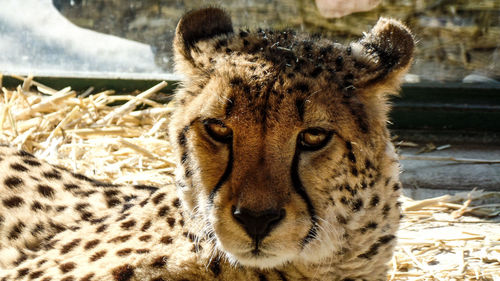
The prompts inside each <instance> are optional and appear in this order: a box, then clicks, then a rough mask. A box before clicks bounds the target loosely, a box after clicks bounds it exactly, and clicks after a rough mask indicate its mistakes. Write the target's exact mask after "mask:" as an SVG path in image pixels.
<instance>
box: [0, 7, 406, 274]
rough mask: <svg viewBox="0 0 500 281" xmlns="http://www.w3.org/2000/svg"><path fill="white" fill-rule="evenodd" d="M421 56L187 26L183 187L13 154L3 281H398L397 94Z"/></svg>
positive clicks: (384, 27) (382, 33) (7, 169)
mask: <svg viewBox="0 0 500 281" xmlns="http://www.w3.org/2000/svg"><path fill="white" fill-rule="evenodd" d="M413 42H414V41H413V37H412V35H411V34H410V32H409V31H408V29H407V28H406V27H404V26H403V25H402V24H401V23H399V22H397V21H395V20H390V19H380V20H379V22H378V23H377V24H376V25H375V27H374V28H373V29H372V30H371V31H370V32H369V33H367V34H365V36H364V37H363V38H362V39H361V40H359V41H357V42H353V43H351V44H349V45H347V46H344V45H340V44H337V43H333V42H331V41H329V40H326V39H318V38H311V37H309V36H307V35H304V34H297V33H295V32H294V31H290V30H285V31H274V30H260V29H259V30H255V31H249V30H235V29H234V28H233V26H232V24H231V20H230V18H229V16H228V15H227V14H226V13H225V12H223V11H222V10H220V9H217V8H207V9H202V10H197V11H193V12H190V13H188V14H186V15H185V16H184V17H183V18H182V19H181V20H180V22H179V24H178V27H177V30H176V37H175V40H174V49H175V60H176V67H177V70H178V71H179V72H181V73H183V74H184V75H185V77H186V80H185V81H184V82H183V84H182V85H181V86H180V88H179V89H178V90H177V93H176V95H175V104H176V111H175V113H174V114H173V116H172V121H171V124H170V130H169V135H170V137H171V143H172V145H173V146H174V148H175V151H176V152H177V155H176V158H177V162H178V166H177V170H176V187H174V186H170V185H167V186H161V187H152V186H144V185H137V186H117V185H112V184H107V183H103V182H99V181H95V180H92V179H89V178H87V177H85V176H83V175H79V174H74V173H71V172H69V171H67V170H65V169H62V168H59V167H54V166H51V165H48V164H46V163H45V162H43V161H41V160H39V159H36V158H35V157H33V156H32V155H30V154H28V153H26V152H22V151H17V150H14V149H12V148H6V147H1V148H0V169H1V170H2V171H4V173H3V174H2V175H1V176H0V180H1V183H0V184H1V185H0V188H1V189H0V190H1V191H0V200H1V201H0V267H1V268H2V269H1V270H0V280H43V281H48V280H66V281H70V280H82V281H83V280H115V281H127V280H151V281H153V280H154V281H161V280H164V281H166V280H343V281H349V280H385V278H386V272H387V267H386V263H387V262H388V260H389V259H390V257H391V255H392V250H393V247H394V244H395V242H396V237H395V233H396V230H397V228H398V224H399V216H400V211H399V205H398V203H397V199H398V196H399V192H400V187H401V185H400V183H399V180H398V173H399V170H398V162H397V157H396V155H395V153H394V150H393V147H392V144H391V143H390V140H389V133H388V131H387V129H386V122H387V111H388V108H389V106H388V104H387V94H388V93H394V92H395V91H396V90H397V88H398V86H399V83H400V77H401V76H402V74H404V73H405V71H406V70H407V69H408V67H409V65H410V63H411V60H412V53H413V48H414V43H413ZM318 139H319V141H317V142H314V141H316V140H318ZM311 142H313V143H312V144H311Z"/></svg>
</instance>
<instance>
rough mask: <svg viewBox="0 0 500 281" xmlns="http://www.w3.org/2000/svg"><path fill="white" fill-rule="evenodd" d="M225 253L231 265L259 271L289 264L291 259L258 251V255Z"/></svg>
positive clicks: (249, 252) (251, 252) (251, 253)
mask: <svg viewBox="0 0 500 281" xmlns="http://www.w3.org/2000/svg"><path fill="white" fill-rule="evenodd" d="M225 253H226V256H227V257H228V259H229V261H230V262H231V263H234V264H240V265H242V266H247V267H255V268H259V269H270V268H276V267H278V266H281V265H283V264H285V263H287V262H289V261H290V259H291V256H288V255H276V254H270V253H266V252H264V251H259V252H258V253H255V252H254V251H248V252H240V253H237V254H233V253H231V252H228V251H225Z"/></svg>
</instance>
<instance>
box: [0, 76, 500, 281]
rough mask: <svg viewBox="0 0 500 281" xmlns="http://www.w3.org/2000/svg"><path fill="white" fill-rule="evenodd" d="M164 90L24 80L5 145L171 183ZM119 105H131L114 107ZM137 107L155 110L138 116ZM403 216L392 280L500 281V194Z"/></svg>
mask: <svg viewBox="0 0 500 281" xmlns="http://www.w3.org/2000/svg"><path fill="white" fill-rule="evenodd" d="M0 80H1V78H0ZM165 85H166V83H164V82H162V83H160V84H158V85H156V86H155V87H153V88H151V89H149V90H147V91H145V92H143V93H141V94H139V95H137V96H130V95H115V94H114V93H113V92H112V91H103V92H100V93H96V94H93V95H86V94H84V95H80V96H76V92H75V91H72V90H71V88H69V87H67V88H64V89H62V90H54V89H50V88H49V87H46V86H44V85H41V84H39V83H36V82H35V81H33V79H32V78H31V77H28V78H24V79H23V83H22V85H19V86H18V87H17V88H16V89H14V90H7V89H5V88H2V93H0V143H4V144H9V145H11V146H16V147H18V148H23V149H25V150H28V151H30V152H32V153H34V154H35V155H37V156H38V157H40V158H44V159H46V160H47V161H49V162H51V163H54V164H57V165H62V166H65V167H66V168H68V169H71V170H73V171H75V172H80V173H84V174H85V175H87V176H90V177H94V178H98V179H100V180H105V181H111V182H114V183H134V184H136V183H144V184H155V185H160V184H162V183H163V184H164V183H170V182H172V172H173V169H174V163H173V162H172V160H171V154H172V151H171V147H170V144H169V142H168V137H167V134H166V127H167V125H168V120H169V116H170V113H171V111H172V108H171V107H170V106H169V105H162V104H158V103H156V102H154V101H152V100H149V99H148V97H149V96H150V95H152V94H154V93H155V92H157V91H159V90H161V89H162V88H163V87H164V86H165ZM116 101H125V102H126V103H125V104H123V105H121V106H114V107H112V106H109V104H110V103H112V102H116ZM138 104H146V105H149V106H150V107H149V108H148V109H143V110H136V106H137V105H138ZM403 210H404V215H405V216H404V218H403V222H402V225H401V230H400V232H399V244H398V247H397V249H396V253H395V255H394V258H393V259H392V262H391V267H392V270H391V272H390V273H389V276H388V280H495V281H497V280H500V223H499V222H500V221H499V219H498V217H499V214H500V192H482V191H472V192H470V193H462V194H455V195H445V196H442V197H437V198H431V199H427V200H421V201H414V200H412V199H410V198H406V197H403Z"/></svg>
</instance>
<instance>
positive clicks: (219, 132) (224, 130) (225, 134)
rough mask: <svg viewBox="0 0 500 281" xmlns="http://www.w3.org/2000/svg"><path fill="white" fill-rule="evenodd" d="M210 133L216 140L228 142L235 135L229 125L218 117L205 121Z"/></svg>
mask: <svg viewBox="0 0 500 281" xmlns="http://www.w3.org/2000/svg"><path fill="white" fill-rule="evenodd" d="M203 125H205V130H206V131H207V133H208V135H210V137H211V138H212V139H214V140H216V141H219V142H223V143H227V142H229V141H230V140H231V139H232V137H233V130H231V128H229V127H227V126H226V125H225V124H224V123H223V122H222V121H220V120H217V119H207V120H205V121H203Z"/></svg>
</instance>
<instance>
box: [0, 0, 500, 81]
mask: <svg viewBox="0 0 500 281" xmlns="http://www.w3.org/2000/svg"><path fill="white" fill-rule="evenodd" d="M327 1H328V0H327ZM359 1H361V2H362V1H363V0H359ZM365 1H368V0H365ZM320 2H321V1H319V0H318V1H316V2H314V1H311V0H309V1H306V0H275V1H270V0H238V1H236V0H219V1H197V0H187V1H179V0H23V1H18V0H0V6H1V7H2V8H1V9H0V71H2V72H3V73H4V74H9V73H11V74H12V73H13V74H28V73H31V74H34V75H38V76H40V75H43V76H47V75H55V76H84V77H122V78H123V77H146V78H160V79H172V78H173V79H175V76H172V50H171V43H172V38H173V35H174V30H175V26H176V23H177V21H178V19H179V18H180V16H181V15H182V14H183V13H184V12H186V11H188V10H191V9H195V8H199V7H201V6H207V5H217V6H221V7H223V8H224V9H226V10H227V11H229V12H230V13H231V14H232V18H233V22H234V25H235V26H237V27H249V28H256V27H263V28H278V29H279V28H285V27H288V28H294V29H297V30H301V31H304V32H308V33H320V34H323V35H324V36H326V37H329V38H331V39H332V40H335V41H338V42H345V41H350V40H356V39H358V38H359V37H360V36H361V35H362V32H363V31H367V30H369V29H370V28H371V26H373V24H374V23H375V22H376V21H377V19H378V18H379V17H380V16H386V17H392V18H397V19H400V20H402V21H404V22H405V23H406V24H407V25H408V26H409V27H410V28H411V29H412V30H413V32H414V33H415V34H416V36H417V39H418V49H417V54H416V59H415V64H414V65H413V67H412V69H411V71H410V74H409V75H408V76H407V77H406V82H411V83H415V82H428V81H431V82H480V83H493V84H495V83H499V82H498V81H500V0H475V1H469V0H400V1H396V0H383V1H381V2H380V4H378V5H376V4H377V3H375V5H374V6H375V7H374V8H372V7H370V8H372V9H371V10H369V11H364V12H355V11H354V12H353V13H351V14H348V15H345V16H343V17H340V18H329V16H332V13H331V12H330V13H329V12H328V11H326V10H325V6H324V3H323V5H322V4H321V3H320ZM323 2H325V1H323ZM334 2H335V1H334ZM337 2H339V1H337ZM344 2H346V3H348V2H350V1H344ZM369 2H378V1H376V0H375V1H369ZM372 4H373V3H372ZM372 6H373V5H372ZM318 7H319V9H318Z"/></svg>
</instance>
